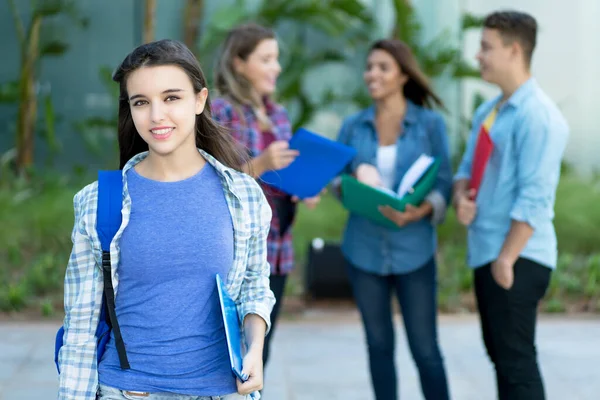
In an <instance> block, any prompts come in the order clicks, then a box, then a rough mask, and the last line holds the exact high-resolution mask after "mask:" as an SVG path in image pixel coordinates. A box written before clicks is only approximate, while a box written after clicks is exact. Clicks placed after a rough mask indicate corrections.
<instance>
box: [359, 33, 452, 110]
mask: <svg viewBox="0 0 600 400" xmlns="http://www.w3.org/2000/svg"><path fill="white" fill-rule="evenodd" d="M373 50H383V51H385V52H386V53H388V54H389V55H391V56H392V57H394V60H396V63H397V64H398V67H399V68H400V70H401V71H402V72H403V73H404V74H405V75H407V76H408V81H407V82H406V84H405V85H404V97H406V98H407V99H409V100H410V101H412V102H413V103H415V104H417V105H420V106H423V107H428V108H433V106H434V105H437V106H438V107H440V108H443V109H445V106H444V103H443V102H442V100H441V99H440V98H439V96H438V95H437V94H435V92H434V91H433V89H432V88H431V86H430V85H429V80H428V79H427V76H425V74H424V73H423V71H421V68H419V63H418V62H417V59H416V58H415V56H414V55H413V52H412V51H411V49H410V47H408V45H407V44H406V43H404V42H403V41H401V40H397V39H382V40H378V41H377V42H375V43H373V45H372V46H371V48H370V50H369V54H370V53H371V52H372V51H373Z"/></svg>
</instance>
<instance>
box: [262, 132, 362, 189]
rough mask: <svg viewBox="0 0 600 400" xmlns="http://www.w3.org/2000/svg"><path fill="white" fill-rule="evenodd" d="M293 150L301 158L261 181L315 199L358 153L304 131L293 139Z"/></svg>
mask: <svg viewBox="0 0 600 400" xmlns="http://www.w3.org/2000/svg"><path fill="white" fill-rule="evenodd" d="M290 149H294V150H298V151H299V152H300V155H299V156H298V157H296V159H295V160H294V161H293V162H292V163H291V164H290V165H289V166H287V167H286V168H284V169H280V170H278V171H268V172H266V173H264V174H263V175H262V176H261V177H260V178H261V179H262V181H263V182H264V183H266V184H268V185H270V186H273V187H275V188H277V189H279V190H281V191H283V192H285V193H287V194H290V195H292V196H298V197H299V198H301V199H304V198H307V197H313V196H316V195H318V194H319V193H321V191H322V190H323V189H324V188H325V186H327V185H328V184H329V182H331V181H332V180H333V178H335V177H336V176H338V175H339V174H340V172H342V169H343V168H344V167H345V166H346V164H348V163H349V162H350V161H351V160H352V158H353V157H354V156H355V155H356V150H355V149H353V148H352V147H349V146H346V145H343V144H341V143H338V142H336V141H334V140H331V139H328V138H326V137H323V136H320V135H317V134H316V133H313V132H310V131H308V130H306V129H304V128H300V129H298V131H297V132H296V133H295V134H294V136H292V139H291V140H290Z"/></svg>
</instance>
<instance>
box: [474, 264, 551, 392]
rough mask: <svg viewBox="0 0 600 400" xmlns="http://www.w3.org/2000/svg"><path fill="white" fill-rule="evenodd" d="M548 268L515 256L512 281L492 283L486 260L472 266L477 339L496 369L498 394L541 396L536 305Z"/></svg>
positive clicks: (545, 287) (546, 286) (549, 272)
mask: <svg viewBox="0 0 600 400" xmlns="http://www.w3.org/2000/svg"><path fill="white" fill-rule="evenodd" d="M550 275H551V270H550V269H549V268H547V267H544V266H542V265H540V264H538V263H536V262H534V261H531V260H527V259H524V258H519V259H518V260H517V262H516V263H515V265H514V282H513V286H512V287H511V288H510V289H509V290H506V289H504V288H503V287H501V286H500V285H498V284H497V283H496V281H495V280H494V278H493V276H492V273H491V264H487V265H484V266H482V267H479V268H476V269H475V295H476V297H477V308H478V310H479V316H480V319H481V331H482V336H483V342H484V343H485V347H486V350H487V353H488V355H489V357H490V360H491V361H492V363H493V364H494V367H495V369H496V383H497V390H498V399H499V400H509V399H510V400H544V399H545V393H544V384H543V382H542V376H541V374H540V370H539V367H538V363H537V352H536V348H535V325H536V319H537V306H538V303H539V301H540V300H541V298H542V297H543V296H544V294H545V293H546V289H547V288H548V284H549V283H550Z"/></svg>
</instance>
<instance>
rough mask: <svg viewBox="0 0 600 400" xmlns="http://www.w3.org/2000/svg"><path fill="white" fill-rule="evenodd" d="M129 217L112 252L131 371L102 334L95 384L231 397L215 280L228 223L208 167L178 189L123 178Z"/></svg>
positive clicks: (225, 267) (223, 270)
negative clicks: (118, 253) (103, 342)
mask: <svg viewBox="0 0 600 400" xmlns="http://www.w3.org/2000/svg"><path fill="white" fill-rule="evenodd" d="M127 185H128V189H129V193H130V195H131V217H130V220H129V224H128V225H127V228H126V229H125V230H124V232H123V236H122V238H121V240H120V243H119V247H120V249H121V259H120V264H119V266H118V274H119V288H118V294H117V297H116V313H117V318H118V320H119V324H120V327H121V332H122V335H123V341H124V342H125V346H126V349H127V356H128V358H129V362H130V365H131V369H130V370H122V369H121V368H120V364H119V357H118V354H117V350H116V347H115V342H114V336H111V338H110V341H109V343H108V345H107V347H106V353H105V355H104V356H103V359H102V361H101V363H100V365H99V368H98V374H99V381H100V383H102V384H104V385H108V386H112V387H115V388H118V389H121V390H135V391H145V392H172V393H178V394H187V395H193V396H223V395H227V394H231V393H235V392H236V384H235V378H234V376H233V374H232V372H231V367H230V364H229V356H228V350H227V343H226V338H225V330H224V327H223V320H222V317H221V309H220V305H219V298H218V294H217V287H216V282H215V275H216V274H217V273H218V274H220V275H221V276H222V277H226V276H227V273H228V272H229V269H230V267H231V266H232V264H233V224H232V220H231V215H230V213H229V209H228V207H227V202H226V199H225V194H224V192H223V186H222V184H221V181H220V178H219V176H218V175H217V172H216V171H215V170H214V168H213V167H212V166H211V165H210V164H208V163H207V164H206V165H205V166H204V168H203V169H202V170H201V171H200V172H199V173H198V174H196V175H195V176H193V177H191V178H188V179H185V180H182V181H178V182H158V181H153V180H150V179H147V178H144V177H142V176H140V175H139V174H138V173H137V172H135V170H134V169H133V168H132V169H130V170H129V171H128V172H127Z"/></svg>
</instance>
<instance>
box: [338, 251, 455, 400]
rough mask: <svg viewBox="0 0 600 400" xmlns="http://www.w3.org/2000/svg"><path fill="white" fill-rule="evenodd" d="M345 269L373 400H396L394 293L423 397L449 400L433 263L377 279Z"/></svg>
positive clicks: (434, 399)
mask: <svg viewBox="0 0 600 400" xmlns="http://www.w3.org/2000/svg"><path fill="white" fill-rule="evenodd" d="M347 269H348V274H349V278H350V283H351V285H352V289H353V292H354V298H355V299H356V303H357V305H358V308H359V310H360V313H361V315H362V320H363V324H364V328H365V333H366V336H367V346H368V349H369V366H370V370H371V382H372V384H373V389H374V392H375V398H376V399H377V400H395V399H397V398H398V383H397V375H396V365H395V361H394V360H395V357H394V349H395V337H394V325H393V321H392V307H391V299H392V291H394V292H395V294H396V296H397V297H398V301H399V302H400V307H401V309H402V317H403V319H404V327H405V329H406V336H407V339H408V344H409V347H410V351H411V354H412V357H413V359H414V360H415V363H416V365H417V369H418V370H419V376H420V379H421V389H422V391H423V395H424V397H425V399H426V400H447V399H448V398H449V394H448V383H447V379H446V371H445V368H444V362H443V360H442V355H441V352H440V349H439V346H438V340H437V298H436V291H437V288H436V264H435V260H434V259H433V258H432V259H431V260H430V261H429V262H427V263H426V264H425V265H423V266H422V267H420V268H419V269H417V270H416V271H413V272H410V273H408V274H402V275H388V276H381V275H375V274H371V273H368V272H365V271H362V270H360V269H358V268H356V267H353V266H352V265H348V268H347Z"/></svg>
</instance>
